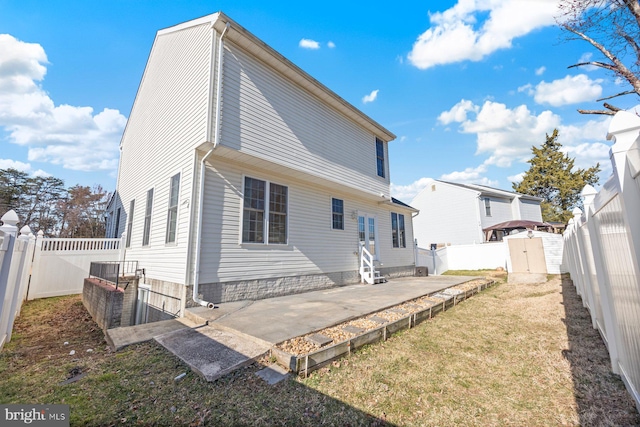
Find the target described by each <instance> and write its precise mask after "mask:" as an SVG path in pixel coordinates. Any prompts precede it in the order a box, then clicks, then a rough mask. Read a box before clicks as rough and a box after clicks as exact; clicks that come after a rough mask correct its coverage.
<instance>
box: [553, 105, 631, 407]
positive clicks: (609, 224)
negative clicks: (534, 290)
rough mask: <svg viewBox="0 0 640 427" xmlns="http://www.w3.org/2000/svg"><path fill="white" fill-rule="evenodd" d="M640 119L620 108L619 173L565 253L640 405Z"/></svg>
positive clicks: (571, 234)
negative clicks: (621, 110)
mask: <svg viewBox="0 0 640 427" xmlns="http://www.w3.org/2000/svg"><path fill="white" fill-rule="evenodd" d="M639 130H640V118H639V117H637V116H636V115H634V114H630V113H627V112H619V113H617V114H616V116H615V117H614V118H613V120H612V121H611V124H610V127H609V134H608V138H609V139H614V140H615V144H614V145H613V146H612V147H611V152H610V156H611V161H612V165H613V175H612V176H611V177H610V178H609V180H608V181H607V182H606V183H605V184H604V186H603V187H602V188H601V190H600V191H599V192H598V193H596V192H595V190H594V189H593V188H592V187H589V186H587V187H586V188H585V190H583V193H582V194H583V196H584V207H585V212H584V213H583V212H582V211H581V210H580V209H577V208H576V210H575V211H574V219H572V220H571V221H570V222H569V226H568V227H567V230H566V231H565V233H564V242H565V250H564V254H565V256H564V258H565V263H566V265H567V266H568V268H569V272H570V274H571V279H572V280H573V283H574V285H575V287H576V291H577V292H578V294H579V295H580V296H581V297H582V301H583V304H584V305H585V307H587V309H588V310H589V313H590V314H591V320H592V324H593V327H594V328H596V329H597V330H598V331H599V332H600V334H601V335H602V338H603V340H604V342H605V344H606V346H607V349H608V350H609V356H610V358H611V369H612V371H613V372H615V373H617V374H619V375H620V376H621V377H622V380H623V381H624V383H625V385H626V387H627V390H628V391H629V393H630V394H631V395H632V397H633V398H634V399H635V401H636V405H637V406H638V408H639V410H640V394H639V391H640V253H639V251H640V137H639Z"/></svg>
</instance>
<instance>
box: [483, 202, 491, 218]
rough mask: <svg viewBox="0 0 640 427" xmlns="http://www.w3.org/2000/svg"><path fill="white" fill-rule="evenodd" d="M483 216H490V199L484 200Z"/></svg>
mask: <svg viewBox="0 0 640 427" xmlns="http://www.w3.org/2000/svg"><path fill="white" fill-rule="evenodd" d="M484 214H485V215H486V216H491V199H489V198H488V197H485V198H484Z"/></svg>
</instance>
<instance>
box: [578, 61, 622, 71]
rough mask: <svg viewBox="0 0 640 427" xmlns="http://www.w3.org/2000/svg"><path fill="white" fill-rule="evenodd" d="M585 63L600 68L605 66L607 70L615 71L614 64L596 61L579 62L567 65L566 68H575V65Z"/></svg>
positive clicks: (580, 65)
mask: <svg viewBox="0 0 640 427" xmlns="http://www.w3.org/2000/svg"><path fill="white" fill-rule="evenodd" d="M585 65H593V66H594V67H600V68H605V69H607V70H609V71H613V72H615V71H616V67H615V65H611V64H605V63H604V62H598V61H589V62H580V63H579V64H573V65H569V66H568V67H567V68H575V67H582V66H585Z"/></svg>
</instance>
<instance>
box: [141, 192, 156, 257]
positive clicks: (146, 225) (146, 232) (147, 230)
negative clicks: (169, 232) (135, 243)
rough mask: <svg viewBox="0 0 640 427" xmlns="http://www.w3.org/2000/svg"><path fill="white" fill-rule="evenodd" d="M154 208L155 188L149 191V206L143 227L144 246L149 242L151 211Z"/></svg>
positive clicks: (145, 210)
mask: <svg viewBox="0 0 640 427" xmlns="http://www.w3.org/2000/svg"><path fill="white" fill-rule="evenodd" d="M152 209H153V188H152V189H150V190H149V191H147V206H145V209H144V228H143V229H142V246H147V245H148V244H149V236H150V235H151V212H152Z"/></svg>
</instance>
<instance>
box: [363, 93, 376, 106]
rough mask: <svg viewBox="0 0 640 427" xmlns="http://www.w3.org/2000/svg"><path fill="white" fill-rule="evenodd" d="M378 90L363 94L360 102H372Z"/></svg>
mask: <svg viewBox="0 0 640 427" xmlns="http://www.w3.org/2000/svg"><path fill="white" fill-rule="evenodd" d="M378 92H379V90H378V89H376V90H373V91H371V93H370V94H369V95H365V96H364V97H363V98H362V102H363V103H364V104H368V103H369V102H373V101H375V100H376V98H377V97H378Z"/></svg>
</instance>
